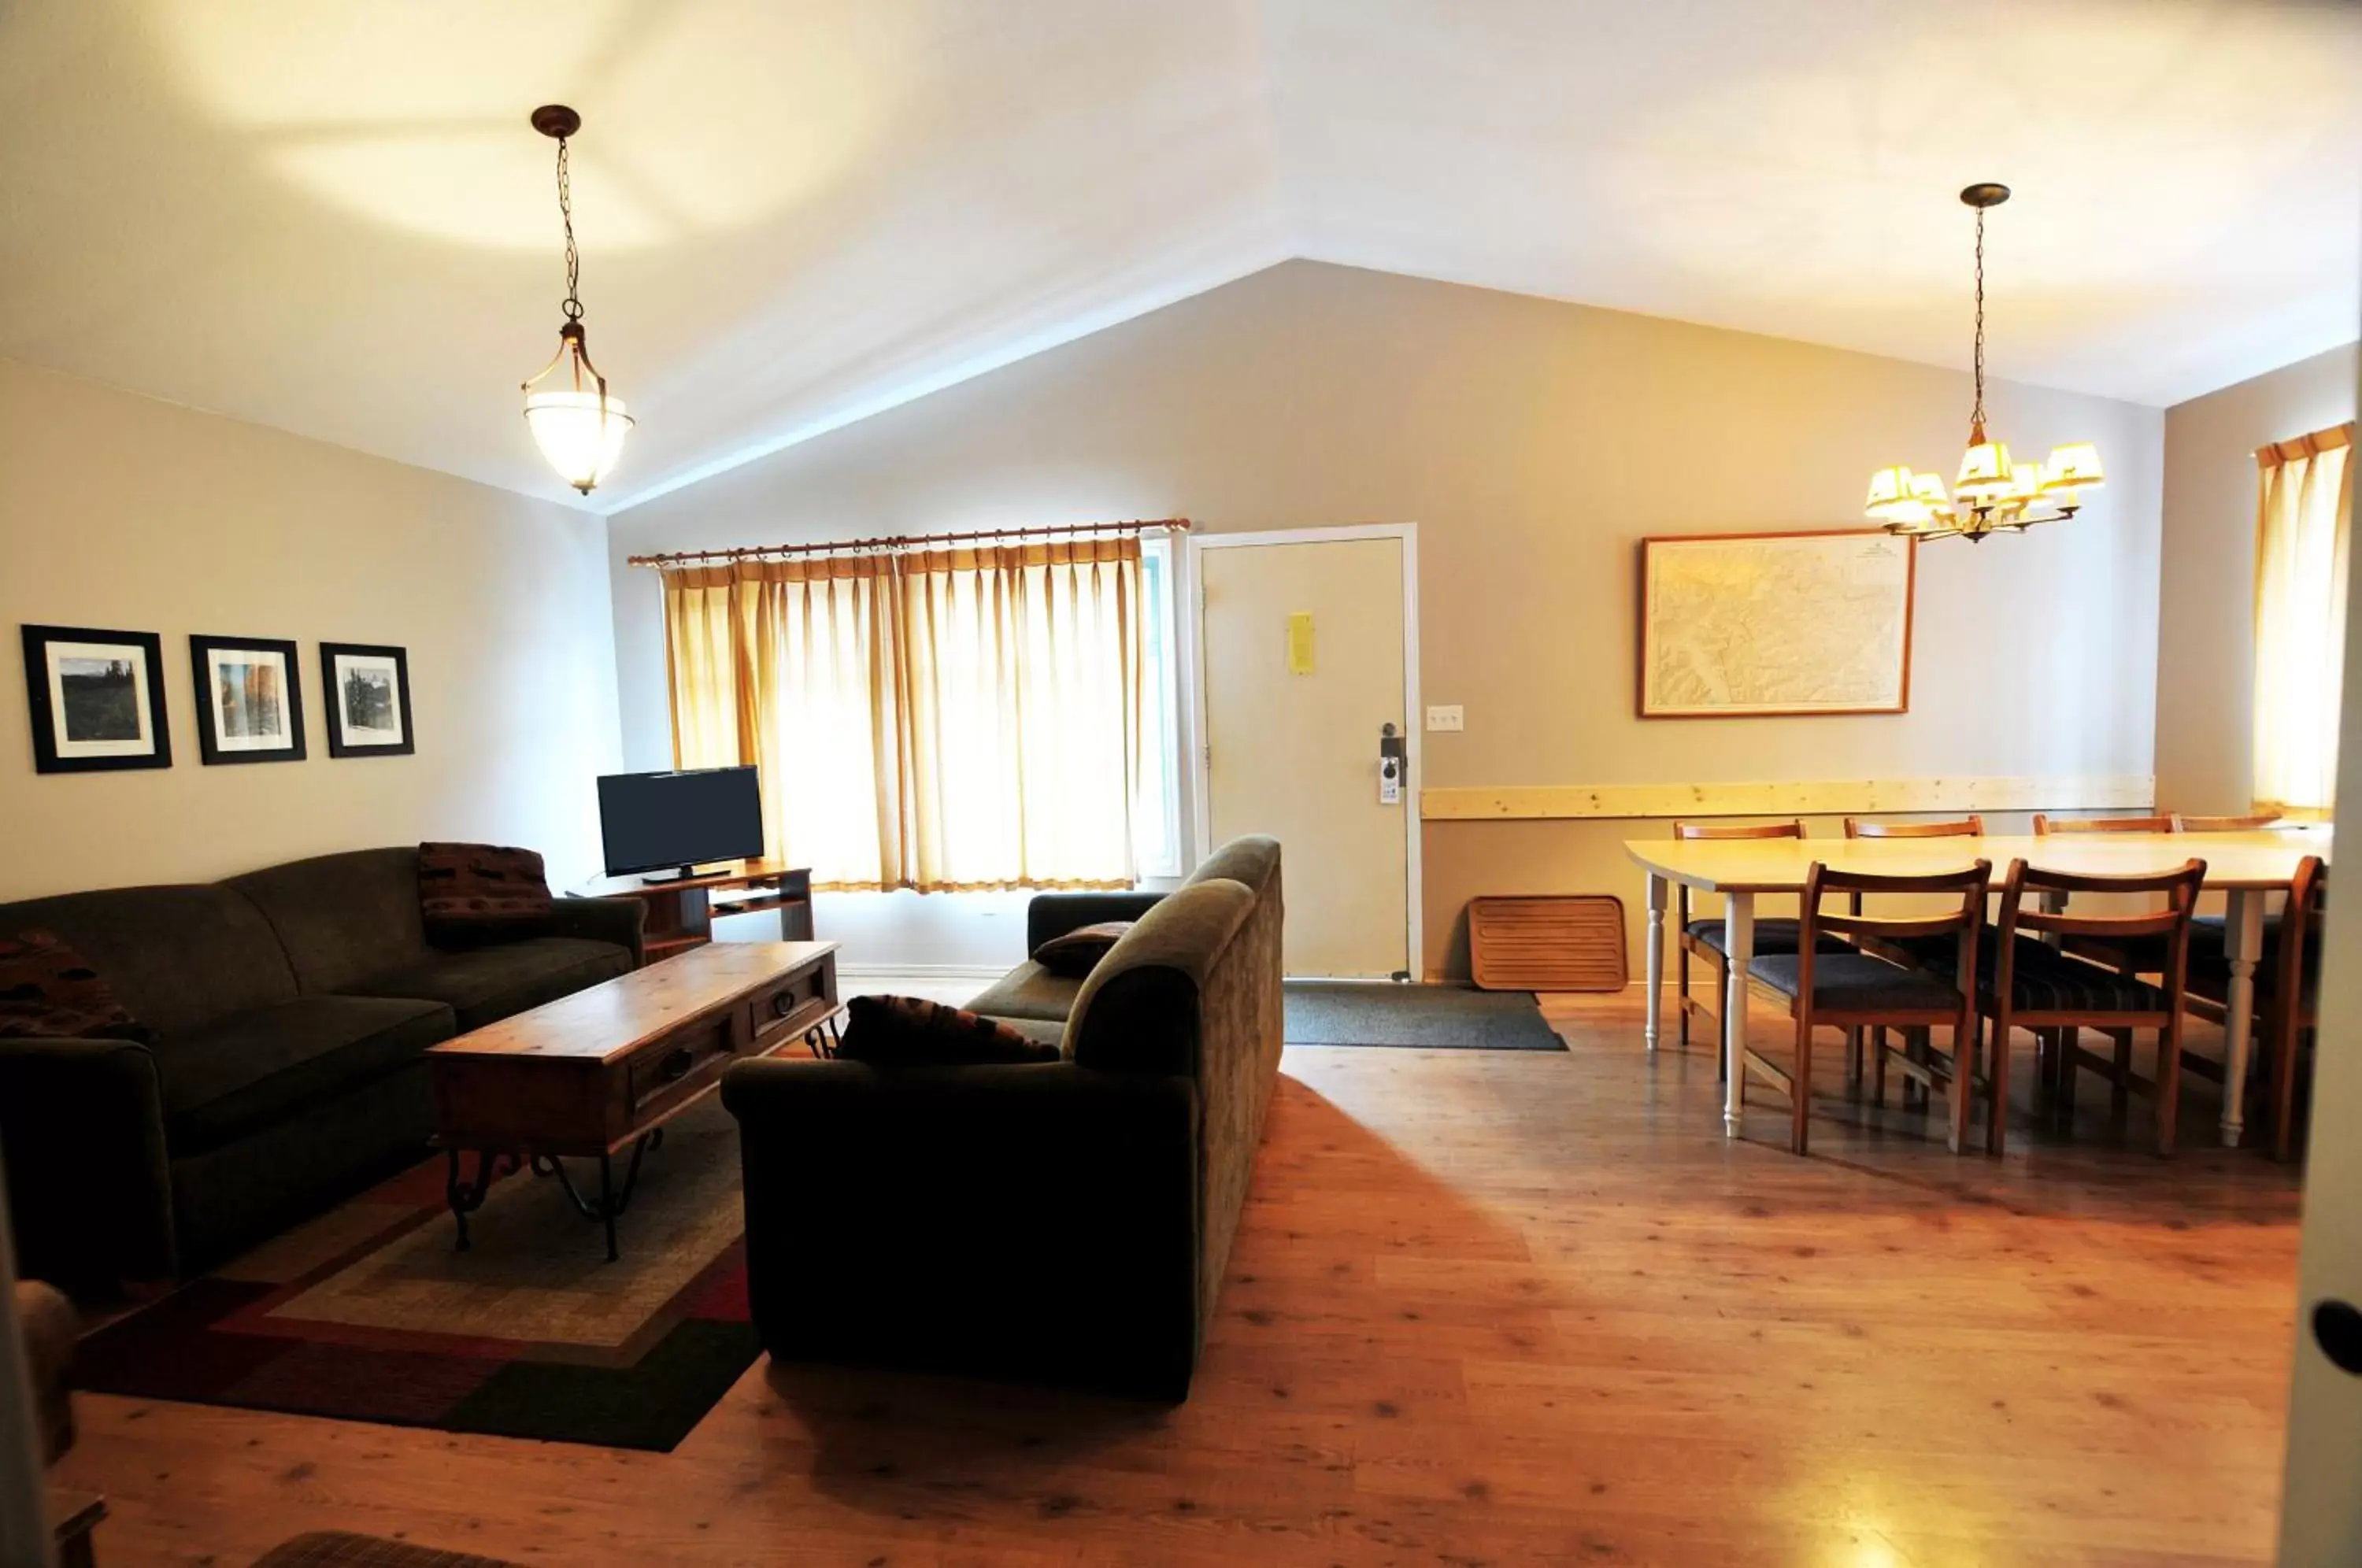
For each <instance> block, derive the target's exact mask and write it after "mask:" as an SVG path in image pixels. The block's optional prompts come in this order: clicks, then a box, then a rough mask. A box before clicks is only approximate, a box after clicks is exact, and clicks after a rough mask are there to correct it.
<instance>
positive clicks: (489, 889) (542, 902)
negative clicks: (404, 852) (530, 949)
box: [418, 844, 550, 940]
mask: <svg viewBox="0 0 2362 1568" xmlns="http://www.w3.org/2000/svg"><path fill="white" fill-rule="evenodd" d="M418 908H419V912H420V913H421V914H423V915H424V916H425V920H426V933H427V935H428V936H429V937H434V938H441V939H444V940H449V939H452V938H458V939H461V940H466V939H469V938H481V937H486V936H496V935H500V934H503V933H507V932H510V931H513V930H516V929H518V928H520V927H524V926H531V925H536V924H538V923H540V922H543V921H546V920H547V919H548V918H549V910H550V897H549V883H548V882H547V881H546V879H544V878H543V876H542V869H541V856H539V855H537V854H535V852H534V851H532V850H530V849H511V848H507V847H505V846H503V845H493V844H422V845H419V846H418Z"/></svg>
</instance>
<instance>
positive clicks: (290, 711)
mask: <svg viewBox="0 0 2362 1568" xmlns="http://www.w3.org/2000/svg"><path fill="white" fill-rule="evenodd" d="M189 676H190V679H191V681H192V682H193V685H194V686H195V688H196V695H197V753H198V755H199V756H200V757H201V758H203V760H204V764H205V766H207V767H219V766H222V765H224V764H227V763H238V762H301V761H303V760H304V677H303V662H302V660H301V658H300V657H298V655H297V652H296V647H295V645H294V644H293V643H292V642H291V641H289V640H287V639H285V638H283V637H220V636H211V635H206V634H204V633H202V632H193V633H191V634H190V635H189Z"/></svg>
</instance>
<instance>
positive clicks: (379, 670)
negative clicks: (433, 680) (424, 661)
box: [320, 643, 418, 756]
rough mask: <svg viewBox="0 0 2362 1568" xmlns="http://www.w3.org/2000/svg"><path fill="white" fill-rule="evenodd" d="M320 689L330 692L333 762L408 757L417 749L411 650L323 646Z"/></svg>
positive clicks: (330, 741) (359, 645)
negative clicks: (337, 759)
mask: <svg viewBox="0 0 2362 1568" xmlns="http://www.w3.org/2000/svg"><path fill="white" fill-rule="evenodd" d="M320 683H321V684H322V685H323V686H325V687H326V689H327V698H328V755H329V756H409V755H411V753H413V752H414V751H416V750H417V749H418V737H417V734H416V733H415V731H414V729H413V728H412V725H411V715H410V654H409V651H408V650H407V649H404V648H396V647H384V646H376V645H372V644H368V643H322V644H321V645H320Z"/></svg>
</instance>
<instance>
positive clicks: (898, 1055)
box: [836, 997, 1058, 1067]
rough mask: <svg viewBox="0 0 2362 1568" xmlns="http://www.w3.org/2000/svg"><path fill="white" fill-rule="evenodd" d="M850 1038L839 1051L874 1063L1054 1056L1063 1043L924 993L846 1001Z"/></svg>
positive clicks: (943, 1063) (956, 1063)
mask: <svg viewBox="0 0 2362 1568" xmlns="http://www.w3.org/2000/svg"><path fill="white" fill-rule="evenodd" d="M845 1011H846V1012H847V1013H848V1014H850V1016H849V1017H848V1018H847V1020H846V1021H845V1027H844V1043H843V1044H841V1045H839V1046H838V1047H837V1048H836V1054H837V1055H840V1056H842V1057H844V1059H845V1060H846V1061H848V1062H866V1063H868V1064H869V1065H870V1066H873V1067H960V1066H977V1065H981V1064H990V1063H1011V1062H1054V1061H1056V1060H1057V1059H1058V1046H1057V1044H1056V1043H1054V1042H1053V1043H1048V1044H1043V1043H1039V1042H1037V1041H1035V1040H1034V1039H1033V1038H1032V1036H1031V1035H1029V1034H1027V1033H1026V1032H1024V1031H1023V1030H1021V1029H1020V1028H1018V1027H1017V1026H1016V1025H1015V1024H1013V1023H1008V1022H1004V1021H1002V1020H1000V1019H997V1018H986V1017H984V1016H982V1015H981V1014H979V1013H973V1012H966V1011H963V1010H960V1009H958V1008H955V1007H945V1006H944V1004H943V1003H941V1002H938V1001H929V1000H927V999H925V998H923V997H855V998H854V999H852V1000H851V1001H850V1002H848V1003H846V1004H845Z"/></svg>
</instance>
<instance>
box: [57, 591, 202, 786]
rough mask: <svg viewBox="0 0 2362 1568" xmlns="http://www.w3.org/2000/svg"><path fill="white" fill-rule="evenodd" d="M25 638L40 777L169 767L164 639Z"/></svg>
mask: <svg viewBox="0 0 2362 1568" xmlns="http://www.w3.org/2000/svg"><path fill="white" fill-rule="evenodd" d="M22 632H23V639H24V648H25V700H26V708H27V710H28V712H29V714H30V716H31V718H32V723H33V767H34V770H35V771H36V772H40V773H115V772H120V771H122V770H124V769H126V768H133V767H171V766H172V727H171V715H170V713H169V712H167V710H166V707H165V703H164V639H163V638H162V637H161V636H160V635H157V634H156V633H154V632H117V631H107V630H103V629H101V628H99V627H95V626H37V625H26V626H24V627H23V628H22Z"/></svg>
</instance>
